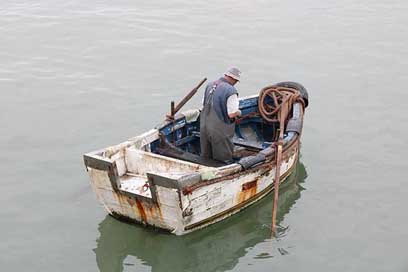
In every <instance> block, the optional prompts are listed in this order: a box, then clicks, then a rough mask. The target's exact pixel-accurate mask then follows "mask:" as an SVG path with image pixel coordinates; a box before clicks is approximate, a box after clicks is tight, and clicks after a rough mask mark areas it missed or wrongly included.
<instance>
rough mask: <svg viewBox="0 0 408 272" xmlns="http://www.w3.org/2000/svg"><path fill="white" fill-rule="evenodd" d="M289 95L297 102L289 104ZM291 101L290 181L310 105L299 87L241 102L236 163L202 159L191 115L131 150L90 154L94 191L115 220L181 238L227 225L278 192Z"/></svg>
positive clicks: (133, 143)
mask: <svg viewBox="0 0 408 272" xmlns="http://www.w3.org/2000/svg"><path fill="white" fill-rule="evenodd" d="M271 89H272V90H275V91H276V92H275V93H273V92H272V93H271V92H269V91H270V90H271ZM285 91H286V92H287V91H290V92H292V93H294V94H296V95H295V96H293V97H295V99H292V100H290V101H289V100H285V99H284V95H282V93H284V92H285ZM279 94H281V95H279ZM284 100H285V101H286V102H288V101H289V102H290V103H289V102H288V103H287V105H288V107H287V109H288V112H287V115H286V116H285V128H284V134H283V135H284V137H283V139H281V140H282V141H281V143H280V144H282V145H283V149H282V160H281V162H280V163H279V169H278V170H279V171H278V173H280V175H278V176H280V180H281V182H284V181H285V179H286V178H287V177H288V176H289V175H290V174H291V173H292V172H293V170H294V169H295V166H296V163H297V161H298V158H299V148H300V137H301V133H302V126H303V115H304V109H305V107H306V106H307V105H308V94H307V92H306V89H305V88H304V87H303V86H302V85H300V84H298V83H293V82H281V83H277V84H275V85H272V86H269V87H266V88H264V89H263V90H262V91H261V93H260V95H259V96H258V95H256V96H251V97H244V98H240V101H239V107H240V110H241V112H242V118H240V119H239V120H237V122H236V129H235V135H234V139H233V141H234V144H235V146H236V148H235V152H234V156H235V157H236V159H235V161H234V162H232V163H229V164H225V163H224V162H219V161H213V160H208V159H204V158H202V157H200V155H199V154H200V131H199V128H200V125H199V114H200V111H199V110H198V109H197V110H189V111H185V112H183V113H181V114H177V115H175V116H174V118H173V120H167V121H165V122H164V123H163V124H161V125H159V126H157V127H156V128H154V129H152V130H149V131H147V132H145V133H143V134H141V135H139V136H137V137H134V138H131V139H129V140H127V141H125V142H123V143H120V144H117V145H114V146H111V147H107V148H104V149H102V150H98V151H94V152H90V153H87V154H85V155H84V162H85V165H86V169H87V171H88V173H89V176H90V179H91V185H92V188H93V189H94V191H95V194H96V196H97V198H98V200H99V201H100V202H101V203H102V204H103V206H104V207H105V209H106V211H107V212H108V213H109V214H110V215H112V216H114V217H116V218H118V219H120V220H124V221H129V222H134V223H141V224H144V225H147V226H152V227H155V228H159V229H163V230H166V231H169V232H171V233H174V234H176V235H183V234H186V233H189V232H191V231H194V230H197V229H201V228H203V227H205V226H208V225H210V224H213V223H215V222H218V221H220V220H222V219H224V218H227V217H229V216H231V215H232V214H234V213H237V212H238V211H240V210H242V209H244V208H245V207H248V206H249V205H251V204H253V203H254V202H256V201H257V200H259V199H261V198H262V197H264V196H265V195H266V194H268V193H269V192H270V191H272V190H273V189H274V179H275V172H276V169H277V167H276V154H275V153H277V152H276V151H275V150H276V145H275V144H276V143H277V135H278V134H279V133H278V128H279V120H278V119H276V118H274V117H273V115H274V114H275V113H276V111H277V109H278V104H279V102H283V101H284ZM268 114H269V115H268Z"/></svg>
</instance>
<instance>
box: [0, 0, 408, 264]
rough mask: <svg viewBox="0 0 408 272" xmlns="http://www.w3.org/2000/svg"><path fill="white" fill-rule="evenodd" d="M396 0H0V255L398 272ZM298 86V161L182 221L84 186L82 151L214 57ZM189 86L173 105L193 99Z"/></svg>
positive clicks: (145, 115) (402, 219)
mask: <svg viewBox="0 0 408 272" xmlns="http://www.w3.org/2000/svg"><path fill="white" fill-rule="evenodd" d="M407 14H408V2H406V1H402V0H391V1H384V0H383V1H380V0H371V1H369V0H362V1H351V0H345V1H334V0H329V1H327V0H326V1H322V0H318V1H310V0H305V1H276V0H272V1H262V0H255V1H223V2H222V3H220V1H208V0H207V1H186V0H177V1H155V2H153V1H136V0H133V1H130V0H117V1H106V0H87V1H79V0H70V1H66V0H64V1H62V0H53V1H51V0H42V1H34V0H16V1H4V0H3V1H1V2H0V102H1V107H0V132H1V133H0V150H1V152H0V162H1V163H0V172H1V179H0V180H1V192H2V196H1V197H0V207H1V209H0V241H1V243H0V268H1V269H0V270H1V271H272V270H275V271H296V270H298V271H299V270H302V271H407V270H408V253H407V249H406V248H407V246H408V216H407V211H406V209H407V207H408V187H407V186H406V184H405V182H406V180H407V178H406V172H405V171H406V170H407V167H408V163H407V160H406V152H407V151H408V144H407V134H408V125H407V124H408V114H407V108H406V103H407V101H408V95H407V90H406V86H407V83H408V74H407V71H408V45H407V44H408V27H407V25H408V16H407ZM230 65H237V66H239V67H240V68H241V70H242V71H243V79H242V82H241V83H240V84H239V85H238V86H237V87H238V89H239V91H240V95H242V96H244V95H250V94H255V93H257V92H258V91H259V90H260V89H261V88H262V87H264V86H265V85H268V84H270V83H274V82H278V81H284V80H292V81H298V82H300V83H302V84H304V85H305V86H306V87H307V88H308V90H309V94H310V102H311V103H310V107H309V108H308V111H307V112H306V116H305V125H304V135H303V142H302V150H301V153H302V157H301V164H299V166H298V168H299V169H298V175H297V176H296V177H295V178H294V179H293V181H292V182H291V183H290V184H288V185H287V187H286V188H285V189H284V190H282V193H281V209H280V212H279V220H280V221H279V222H280V228H281V237H279V239H275V240H270V239H269V225H270V220H271V214H270V211H271V205H272V198H271V196H269V197H267V198H265V199H264V200H262V201H261V202H259V203H257V204H256V205H254V206H252V207H251V208H249V209H247V210H245V211H243V212H242V213H240V214H238V215H237V216H234V217H232V218H230V219H228V220H225V221H224V222H221V223H219V224H216V225H214V226H211V227H209V228H207V229H205V230H202V231H198V232H195V233H192V234H190V235H187V236H183V237H176V236H171V235H166V234H162V233H155V232H152V231H151V230H147V229H144V228H142V227H138V226H132V225H127V224H124V223H121V222H119V221H116V220H114V219H112V218H110V217H109V216H106V213H105V211H104V210H103V208H102V207H101V205H100V204H99V203H98V202H97V200H96V198H95V196H94V194H93V192H92V190H91V187H90V184H89V179H88V176H87V173H86V171H85V168H84V166H83V163H82V157H81V156H82V154H83V153H85V152H88V151H92V150H94V149H98V148H102V147H105V146H109V145H112V144H116V143H119V142H121V141H123V140H125V139H127V138H130V137H132V136H135V135H137V134H139V133H141V132H143V131H145V130H147V129H150V128H151V127H153V126H154V125H155V124H157V123H159V122H160V121H161V120H162V119H163V116H164V114H165V113H166V111H168V108H169V101H170V100H172V99H179V98H181V97H182V96H183V95H184V94H185V93H186V92H187V91H189V90H190V89H191V88H192V87H193V86H194V85H195V84H196V83H197V82H198V81H199V80H201V78H203V77H208V78H216V77H218V76H219V75H220V74H221V73H222V72H223V71H224V70H225V69H226V68H227V67H228V66H230ZM200 99H201V98H200V97H199V96H197V97H195V98H194V99H193V100H192V101H191V102H189V104H187V107H195V106H197V105H198V104H199V101H200Z"/></svg>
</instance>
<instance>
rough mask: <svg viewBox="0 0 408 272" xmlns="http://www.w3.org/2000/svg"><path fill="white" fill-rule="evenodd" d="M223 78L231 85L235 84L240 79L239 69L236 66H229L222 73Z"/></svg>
mask: <svg viewBox="0 0 408 272" xmlns="http://www.w3.org/2000/svg"><path fill="white" fill-rule="evenodd" d="M224 78H225V79H226V80H227V81H228V82H229V83H231V85H235V84H236V83H237V82H238V81H239V80H240V79H241V71H240V70H239V69H238V68H236V67H231V68H229V69H228V70H227V71H226V72H225V73H224Z"/></svg>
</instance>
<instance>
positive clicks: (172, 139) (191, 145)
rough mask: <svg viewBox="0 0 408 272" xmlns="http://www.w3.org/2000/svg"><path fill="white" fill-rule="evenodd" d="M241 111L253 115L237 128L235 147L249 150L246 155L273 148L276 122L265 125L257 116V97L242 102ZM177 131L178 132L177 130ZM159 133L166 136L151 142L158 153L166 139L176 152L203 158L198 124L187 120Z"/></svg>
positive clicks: (168, 126) (154, 151) (175, 122)
mask: <svg viewBox="0 0 408 272" xmlns="http://www.w3.org/2000/svg"><path fill="white" fill-rule="evenodd" d="M239 108H240V110H241V112H242V116H247V115H250V116H252V117H247V118H244V119H242V120H239V121H238V122H237V124H236V126H235V135H234V139H233V141H234V144H235V145H236V147H238V149H239V148H241V149H246V151H247V153H248V152H249V153H248V154H250V153H256V152H258V151H259V150H261V149H264V148H266V147H268V146H270V145H271V144H272V142H273V140H274V139H275V137H276V129H277V128H278V127H279V126H278V124H277V123H266V122H265V121H264V120H263V119H262V118H261V117H259V114H257V113H258V97H252V98H248V99H245V100H241V101H240V104H239ZM174 128H176V129H175V131H174ZM159 131H160V134H161V135H162V136H163V137H164V138H162V139H159V140H156V141H155V142H153V143H151V145H150V149H151V152H153V153H158V152H157V148H158V147H159V145H160V141H162V140H163V139H165V141H166V142H168V143H170V144H172V145H173V146H175V147H176V148H177V149H180V150H182V151H184V152H188V153H191V154H195V155H200V123H199V119H198V120H197V121H194V122H191V123H187V122H186V119H185V118H184V117H182V118H180V119H177V120H176V121H174V122H170V123H167V124H165V125H164V126H162V127H161V128H160V129H159Z"/></svg>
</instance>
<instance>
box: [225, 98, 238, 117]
mask: <svg viewBox="0 0 408 272" xmlns="http://www.w3.org/2000/svg"><path fill="white" fill-rule="evenodd" d="M227 111H228V117H229V118H230V119H234V118H235V117H238V116H241V111H240V110H239V100H238V94H233V95H231V96H230V97H228V99H227Z"/></svg>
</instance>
